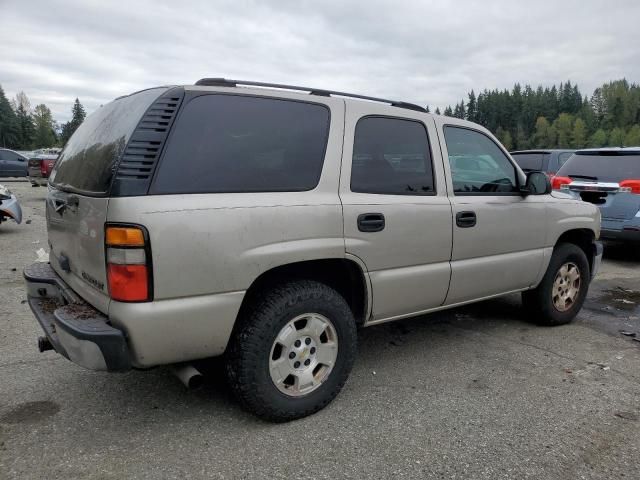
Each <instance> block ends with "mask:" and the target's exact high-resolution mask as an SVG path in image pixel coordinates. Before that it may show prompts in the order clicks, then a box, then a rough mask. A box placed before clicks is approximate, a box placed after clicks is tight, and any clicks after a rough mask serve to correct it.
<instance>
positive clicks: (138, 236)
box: [105, 227, 144, 247]
mask: <svg viewBox="0 0 640 480" xmlns="http://www.w3.org/2000/svg"><path fill="white" fill-rule="evenodd" d="M105 238H106V242H107V245H108V246H110V247H111V246H123V247H144V234H143V233H142V230H140V229H139V228H135V227H107V230H106V232H105Z"/></svg>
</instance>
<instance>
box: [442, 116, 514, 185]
mask: <svg viewBox="0 0 640 480" xmlns="http://www.w3.org/2000/svg"><path fill="white" fill-rule="evenodd" d="M444 138H445V142H446V144H447V150H448V152H449V164H450V165H451V179H452V180H453V191H454V194H455V195H483V194H484V195H496V194H497V195H500V194H502V195H505V194H513V193H515V192H517V191H518V182H517V179H516V169H515V167H514V166H513V164H512V163H511V161H510V160H509V158H508V157H507V156H506V155H505V154H504V152H503V151H502V150H501V149H500V148H499V147H498V146H497V145H496V144H495V142H493V140H491V139H490V138H489V137H488V136H486V135H484V134H483V133H480V132H477V131H475V130H471V129H469V128H463V127H452V126H445V127H444Z"/></svg>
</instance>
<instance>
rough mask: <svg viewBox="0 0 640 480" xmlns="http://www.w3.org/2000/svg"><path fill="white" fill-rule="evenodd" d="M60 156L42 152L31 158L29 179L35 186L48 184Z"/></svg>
mask: <svg viewBox="0 0 640 480" xmlns="http://www.w3.org/2000/svg"><path fill="white" fill-rule="evenodd" d="M57 158H58V155H57V154H54V153H41V154H39V155H36V156H35V157H31V158H30V159H29V181H30V182H31V185H33V186H34V187H39V186H41V185H46V184H47V181H48V179H49V175H51V171H52V170H53V166H54V165H55V163H56V159H57Z"/></svg>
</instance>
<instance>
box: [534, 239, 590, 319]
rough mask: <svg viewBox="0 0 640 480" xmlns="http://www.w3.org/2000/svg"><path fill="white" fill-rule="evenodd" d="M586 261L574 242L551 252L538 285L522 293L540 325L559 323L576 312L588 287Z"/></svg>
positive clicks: (580, 306)
mask: <svg viewBox="0 0 640 480" xmlns="http://www.w3.org/2000/svg"><path fill="white" fill-rule="evenodd" d="M589 281H590V270H589V262H588V261H587V256H586V255H585V253H584V251H583V250H582V249H581V248H580V247H578V246H577V245H574V244H570V243H563V244H560V245H558V246H557V247H556V248H555V250H554V251H553V255H552V256H551V260H550V262H549V267H548V268H547V272H546V273H545V275H544V277H543V278H542V281H541V282H540V284H539V285H538V286H537V287H536V288H535V289H533V290H529V291H526V292H523V294H522V301H523V305H524V308H525V309H526V310H527V312H528V313H529V314H530V315H531V316H532V319H533V320H534V321H535V322H536V323H538V324H540V325H563V324H565V323H569V322H571V321H572V320H573V319H574V318H575V316H576V315H577V314H578V312H579V311H580V309H581V308H582V304H583V303H584V299H585V298H586V296H587V290H588V289H589Z"/></svg>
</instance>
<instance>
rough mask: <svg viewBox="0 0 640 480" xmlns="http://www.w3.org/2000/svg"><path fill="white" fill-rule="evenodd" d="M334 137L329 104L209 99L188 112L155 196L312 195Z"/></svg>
mask: <svg viewBox="0 0 640 480" xmlns="http://www.w3.org/2000/svg"><path fill="white" fill-rule="evenodd" d="M328 134H329V109H328V108H327V107H326V106H324V105H318V104H313V103H306V102H298V101H292V100H282V99H272V98H264V97H252V96H248V95H225V94H212V95H202V96H199V97H196V98H194V99H193V100H191V101H190V102H189V103H187V104H186V105H185V106H184V107H183V110H182V112H181V114H180V116H179V118H178V121H177V123H176V125H175V126H174V131H173V132H172V134H171V137H170V139H169V143H168V145H167V147H166V151H165V154H164V157H163V159H162V161H161V163H160V167H159V169H158V171H157V173H156V178H155V180H154V183H153V185H152V186H151V190H150V193H152V194H171V193H223V192H278V191H304V190H311V189H313V188H315V187H316V185H317V184H318V182H319V180H320V174H321V172H322V164H323V161H324V154H325V149H326V145H327V138H328Z"/></svg>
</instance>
